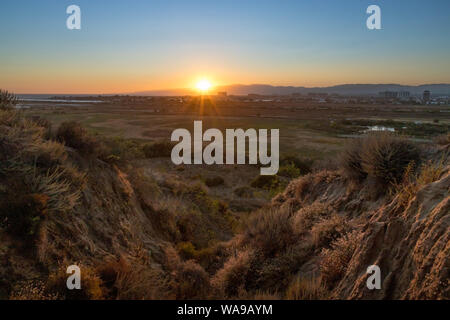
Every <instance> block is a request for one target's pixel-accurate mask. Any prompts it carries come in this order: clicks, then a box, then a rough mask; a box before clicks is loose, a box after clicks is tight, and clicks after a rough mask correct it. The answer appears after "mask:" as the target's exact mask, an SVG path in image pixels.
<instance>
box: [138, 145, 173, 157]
mask: <svg viewBox="0 0 450 320" xmlns="http://www.w3.org/2000/svg"><path fill="white" fill-rule="evenodd" d="M172 148H173V143H172V142H169V141H159V142H155V143H147V144H145V145H144V146H143V147H142V151H143V152H144V155H145V157H146V158H164V157H170V155H171V154H172Z"/></svg>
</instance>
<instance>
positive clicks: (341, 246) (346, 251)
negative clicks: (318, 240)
mask: <svg viewBox="0 0 450 320" xmlns="http://www.w3.org/2000/svg"><path fill="white" fill-rule="evenodd" d="M359 241H360V235H359V233H358V232H357V231H353V232H352V233H349V234H347V235H345V236H343V237H341V238H339V239H338V240H336V241H334V242H333V243H332V245H331V249H323V250H322V254H321V256H322V261H321V262H320V271H321V275H322V279H323V280H324V281H325V283H326V284H327V285H328V286H329V287H330V288H331V287H333V286H334V285H335V284H336V282H337V281H339V280H340V279H341V278H342V276H344V274H345V272H346V270H347V267H348V264H349V262H350V260H351V258H352V256H353V254H354V252H355V250H356V248H357V247H358V244H359Z"/></svg>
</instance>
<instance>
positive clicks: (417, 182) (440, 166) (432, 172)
mask: <svg viewBox="0 0 450 320" xmlns="http://www.w3.org/2000/svg"><path fill="white" fill-rule="evenodd" d="M445 158H446V155H444V156H443V157H442V159H441V160H440V161H439V162H437V163H436V162H433V161H428V162H426V163H423V164H422V165H421V166H420V169H419V172H418V173H414V171H413V169H412V166H409V167H408V168H407V169H406V170H405V173H404V176H403V180H402V182H401V183H396V184H394V190H393V191H394V193H395V194H396V195H397V196H398V202H397V207H403V206H406V205H407V204H408V203H409V201H411V200H412V199H413V198H414V197H415V196H416V194H417V192H418V191H419V190H420V188H422V187H423V186H425V185H427V184H430V183H432V182H434V181H437V180H439V178H440V177H441V176H442V173H443V172H444V159H445Z"/></svg>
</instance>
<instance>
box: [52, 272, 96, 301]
mask: <svg viewBox="0 0 450 320" xmlns="http://www.w3.org/2000/svg"><path fill="white" fill-rule="evenodd" d="M79 267H80V270H81V289H80V290H68V289H67V277H68V274H67V273H66V267H64V266H61V267H59V268H58V269H57V270H56V271H54V272H52V273H51V274H50V276H49V278H48V280H47V286H46V290H47V291H48V292H49V293H52V294H56V295H58V296H60V297H64V298H65V299H67V300H103V299H104V298H105V288H104V286H103V282H102V280H101V279H100V277H99V275H98V274H97V272H96V270H95V269H93V268H92V267H89V266H83V265H79Z"/></svg>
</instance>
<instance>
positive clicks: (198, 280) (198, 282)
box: [175, 260, 211, 300]
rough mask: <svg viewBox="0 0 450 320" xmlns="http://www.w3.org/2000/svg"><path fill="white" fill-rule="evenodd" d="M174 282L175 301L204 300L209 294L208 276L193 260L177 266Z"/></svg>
mask: <svg viewBox="0 0 450 320" xmlns="http://www.w3.org/2000/svg"><path fill="white" fill-rule="evenodd" d="M175 282H176V288H177V290H176V291H177V299H181V300H186V299H205V298H207V297H208V295H209V293H210V289H211V287H210V283H209V276H208V274H207V273H206V271H205V270H204V269H203V268H202V267H201V266H200V265H199V264H197V263H196V262H195V261H193V260H189V261H186V262H183V263H181V264H180V265H179V266H178V269H177V271H176V279H175Z"/></svg>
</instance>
